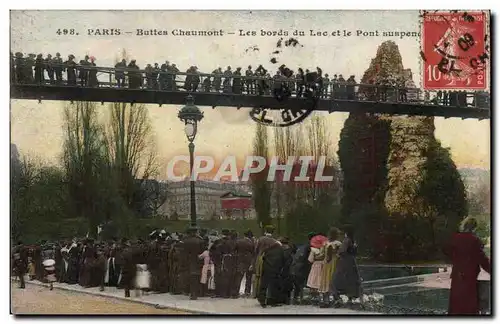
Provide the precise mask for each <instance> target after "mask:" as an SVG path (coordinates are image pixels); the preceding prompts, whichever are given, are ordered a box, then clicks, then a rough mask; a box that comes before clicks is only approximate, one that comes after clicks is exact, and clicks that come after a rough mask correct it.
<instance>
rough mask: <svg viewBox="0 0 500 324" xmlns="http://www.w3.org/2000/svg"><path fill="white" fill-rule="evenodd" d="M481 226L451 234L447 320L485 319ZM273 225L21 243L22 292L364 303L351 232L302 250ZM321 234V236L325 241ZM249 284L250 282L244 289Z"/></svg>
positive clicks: (15, 257)
mask: <svg viewBox="0 0 500 324" xmlns="http://www.w3.org/2000/svg"><path fill="white" fill-rule="evenodd" d="M476 228H477V221H476V220H475V219H474V218H468V219H466V220H465V222H464V225H463V228H462V230H461V231H459V232H457V233H455V234H454V235H453V236H452V239H451V241H450V244H448V245H447V246H446V247H445V253H446V255H447V256H448V257H449V259H450V261H451V264H452V272H451V289H450V299H449V309H448V314H478V313H479V312H480V310H481V308H482V307H483V306H481V305H480V295H481V291H480V288H479V287H480V286H479V285H478V281H477V278H478V275H479V272H480V269H481V268H483V269H484V270H485V271H487V272H488V273H490V272H491V264H490V260H489V258H488V257H487V256H486V255H485V253H484V251H483V247H484V244H483V243H482V242H481V240H480V239H479V238H478V237H477V236H476V235H475V233H474V232H475V230H476ZM273 232H274V228H273V227H272V226H266V227H265V233H264V235H263V236H261V237H260V238H258V239H256V238H255V237H254V236H253V234H252V233H251V231H247V232H245V233H244V235H243V236H242V237H239V236H238V234H237V233H236V232H235V231H230V230H223V231H222V235H218V234H217V233H216V232H210V233H209V232H208V231H207V230H200V231H198V230H197V229H195V228H190V229H188V230H187V231H186V233H185V234H178V233H173V234H169V233H167V232H166V231H164V230H162V231H154V232H153V233H151V235H150V240H149V241H142V240H138V241H136V242H133V243H132V242H130V241H129V240H127V239H122V240H121V241H116V240H112V241H109V242H100V243H94V241H93V240H91V239H83V240H76V239H75V240H73V242H60V243H58V244H46V242H42V244H39V245H33V246H26V245H24V244H22V243H21V242H19V243H18V244H17V245H16V246H15V247H14V248H13V251H12V261H13V262H12V264H13V266H14V271H15V275H16V276H17V277H19V279H20V288H24V287H25V281H24V277H25V275H26V274H28V276H29V278H30V280H33V279H37V280H40V281H43V282H48V283H50V284H51V285H50V287H51V289H52V283H53V282H55V281H59V282H64V283H68V284H80V285H81V286H83V287H100V289H101V290H104V289H105V286H115V287H118V288H123V289H124V290H125V296H126V297H130V291H131V290H132V289H136V291H137V292H138V293H140V291H141V290H142V291H143V292H144V293H146V292H150V291H153V292H158V293H167V292H169V293H172V294H185V295H189V296H190V298H191V299H197V298H198V297H199V296H213V297H220V298H239V297H241V295H240V287H241V286H244V296H247V297H250V296H252V297H254V298H256V299H257V300H258V302H259V303H260V305H261V306H262V307H267V306H278V305H282V304H300V303H301V301H302V300H303V297H304V292H305V291H304V290H305V288H306V287H307V288H308V290H309V291H310V294H311V295H312V297H313V299H316V300H317V301H318V302H319V304H320V306H321V307H330V306H335V307H336V306H339V305H340V304H341V299H340V296H341V295H345V296H347V298H348V300H349V301H352V300H353V299H355V298H360V301H361V302H363V298H362V297H363V294H362V284H361V283H362V279H361V277H360V274H359V269H358V266H357V264H356V254H357V245H356V243H355V240H354V238H353V232H352V230H351V228H350V227H346V229H345V234H344V237H343V238H342V237H341V233H340V231H339V230H338V229H336V228H331V229H330V230H329V233H328V236H327V237H326V239H325V240H324V241H322V243H321V244H319V245H318V244H316V243H315V244H313V243H314V238H315V237H317V236H318V234H321V233H310V234H309V237H308V241H307V242H305V244H302V245H301V246H299V247H296V246H295V244H293V243H292V242H290V241H289V240H288V239H287V238H285V237H281V238H278V239H277V238H275V237H274V235H273ZM319 236H321V235H319ZM243 282H245V284H244V285H242V284H243Z"/></svg>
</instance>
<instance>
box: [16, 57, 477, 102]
mask: <svg viewBox="0 0 500 324" xmlns="http://www.w3.org/2000/svg"><path fill="white" fill-rule="evenodd" d="M95 62H96V58H95V57H93V56H89V55H85V57H84V59H82V60H80V61H79V62H77V61H76V58H75V56H74V55H73V54H70V55H68V58H67V60H64V61H63V59H62V57H61V54H60V53H56V55H55V56H54V57H52V55H50V54H48V55H47V56H46V57H45V58H44V57H43V54H38V55H35V54H28V55H27V56H24V54H23V53H21V52H17V53H15V55H14V54H12V53H11V81H12V82H13V83H23V84H53V85H69V86H82V87H99V84H100V81H99V79H98V77H97V76H98V73H99V72H105V73H108V74H109V75H110V79H109V82H112V83H113V86H116V87H118V88H128V89H151V90H165V91H178V90H179V89H184V90H185V91H189V92H222V93H233V94H247V95H274V96H283V89H285V90H286V91H285V95H286V92H289V94H288V95H291V94H292V93H293V94H294V95H295V96H297V97H299V98H301V97H304V95H305V92H306V91H305V89H306V87H307V86H308V85H309V84H311V83H314V84H316V85H317V88H318V96H319V97H321V98H323V99H343V100H375V101H399V102H412V101H418V100H419V98H420V96H421V94H420V93H419V90H418V89H416V88H415V85H414V84H413V81H412V80H411V76H410V77H409V78H403V77H401V78H392V79H391V78H387V79H384V80H380V81H373V82H370V83H369V84H364V85H359V84H357V81H356V79H355V76H354V75H351V76H349V77H348V78H344V76H343V75H342V74H339V75H337V74H335V75H334V76H333V77H330V75H329V74H328V73H323V71H322V69H321V68H319V67H318V68H316V70H315V71H310V70H308V69H305V70H304V69H302V68H298V69H297V72H296V73H295V72H294V71H292V70H290V69H289V68H287V67H286V66H285V65H281V66H280V67H279V68H278V69H277V70H276V72H275V74H274V75H271V73H270V72H269V71H268V70H267V69H265V68H264V67H263V65H259V66H258V67H257V68H256V69H253V67H252V66H248V67H247V69H246V70H245V71H243V70H242V68H241V67H237V68H236V69H234V70H233V69H232V67H231V66H227V67H226V69H225V70H224V71H223V70H222V68H221V67H218V68H217V69H215V70H214V71H212V72H211V73H209V74H205V73H201V72H200V71H199V70H198V67H197V66H191V67H189V68H188V69H187V70H186V72H185V73H181V71H180V70H179V68H178V67H177V66H176V64H174V63H170V62H169V61H165V63H163V64H161V65H160V64H158V63H154V64H147V65H146V67H145V68H144V70H141V69H140V68H139V66H138V65H137V61H136V60H134V59H132V60H130V61H129V63H127V61H126V60H125V59H123V60H121V61H120V62H118V63H117V64H116V65H115V67H114V69H104V70H102V69H98V67H97V65H96V63H95ZM63 72H65V73H66V80H64V79H63ZM111 75H113V76H114V80H111ZM181 75H182V76H183V80H179V78H178V77H179V76H181ZM181 79H182V78H181ZM426 99H428V100H427V101H429V102H430V103H434V104H439V105H445V106H460V107H467V106H468V105H469V104H468V102H467V92H465V91H438V92H437V94H436V95H435V96H434V98H432V99H430V98H426Z"/></svg>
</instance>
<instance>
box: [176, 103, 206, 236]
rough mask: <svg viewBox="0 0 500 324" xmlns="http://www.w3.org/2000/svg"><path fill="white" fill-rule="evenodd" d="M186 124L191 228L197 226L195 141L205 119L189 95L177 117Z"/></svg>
mask: <svg viewBox="0 0 500 324" xmlns="http://www.w3.org/2000/svg"><path fill="white" fill-rule="evenodd" d="M177 116H178V117H179V119H180V120H181V121H183V122H184V125H185V126H184V131H185V132H186V137H187V139H188V141H189V145H188V147H189V170H190V172H189V177H190V178H191V179H190V180H191V181H190V185H191V226H192V227H195V226H196V192H195V188H194V184H195V179H194V178H193V165H194V143H193V142H194V139H195V137H196V132H197V130H198V122H199V121H201V120H202V119H203V112H201V111H200V109H199V108H198V107H196V106H195V105H194V98H193V96H191V95H189V96H187V98H186V105H185V106H184V107H182V109H181V110H180V111H179V114H178V115H177Z"/></svg>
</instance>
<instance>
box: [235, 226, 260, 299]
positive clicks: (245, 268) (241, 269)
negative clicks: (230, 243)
mask: <svg viewBox="0 0 500 324" xmlns="http://www.w3.org/2000/svg"><path fill="white" fill-rule="evenodd" d="M235 245H236V246H235V251H236V258H237V259H236V260H237V261H236V276H235V281H236V282H235V284H234V285H235V287H237V289H238V293H239V288H240V285H241V281H242V279H243V277H245V295H246V296H250V293H251V289H252V271H251V270H250V267H251V266H252V261H253V260H254V252H255V244H254V242H253V234H252V231H250V230H248V231H246V232H245V234H244V237H242V238H239V239H237V240H236V244H235Z"/></svg>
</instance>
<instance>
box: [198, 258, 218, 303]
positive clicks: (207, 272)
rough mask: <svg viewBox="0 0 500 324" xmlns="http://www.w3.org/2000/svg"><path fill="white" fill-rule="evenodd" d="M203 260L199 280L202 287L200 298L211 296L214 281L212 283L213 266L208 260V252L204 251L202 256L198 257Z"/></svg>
mask: <svg viewBox="0 0 500 324" xmlns="http://www.w3.org/2000/svg"><path fill="white" fill-rule="evenodd" d="M198 257H199V258H200V259H202V260H203V268H202V269H201V278H200V283H201V285H202V293H201V296H202V297H204V296H206V295H207V294H208V295H213V293H214V291H215V281H214V273H215V266H214V263H213V262H212V259H211V258H210V252H209V250H205V251H204V252H203V253H202V254H200V255H199V256H198Z"/></svg>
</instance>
